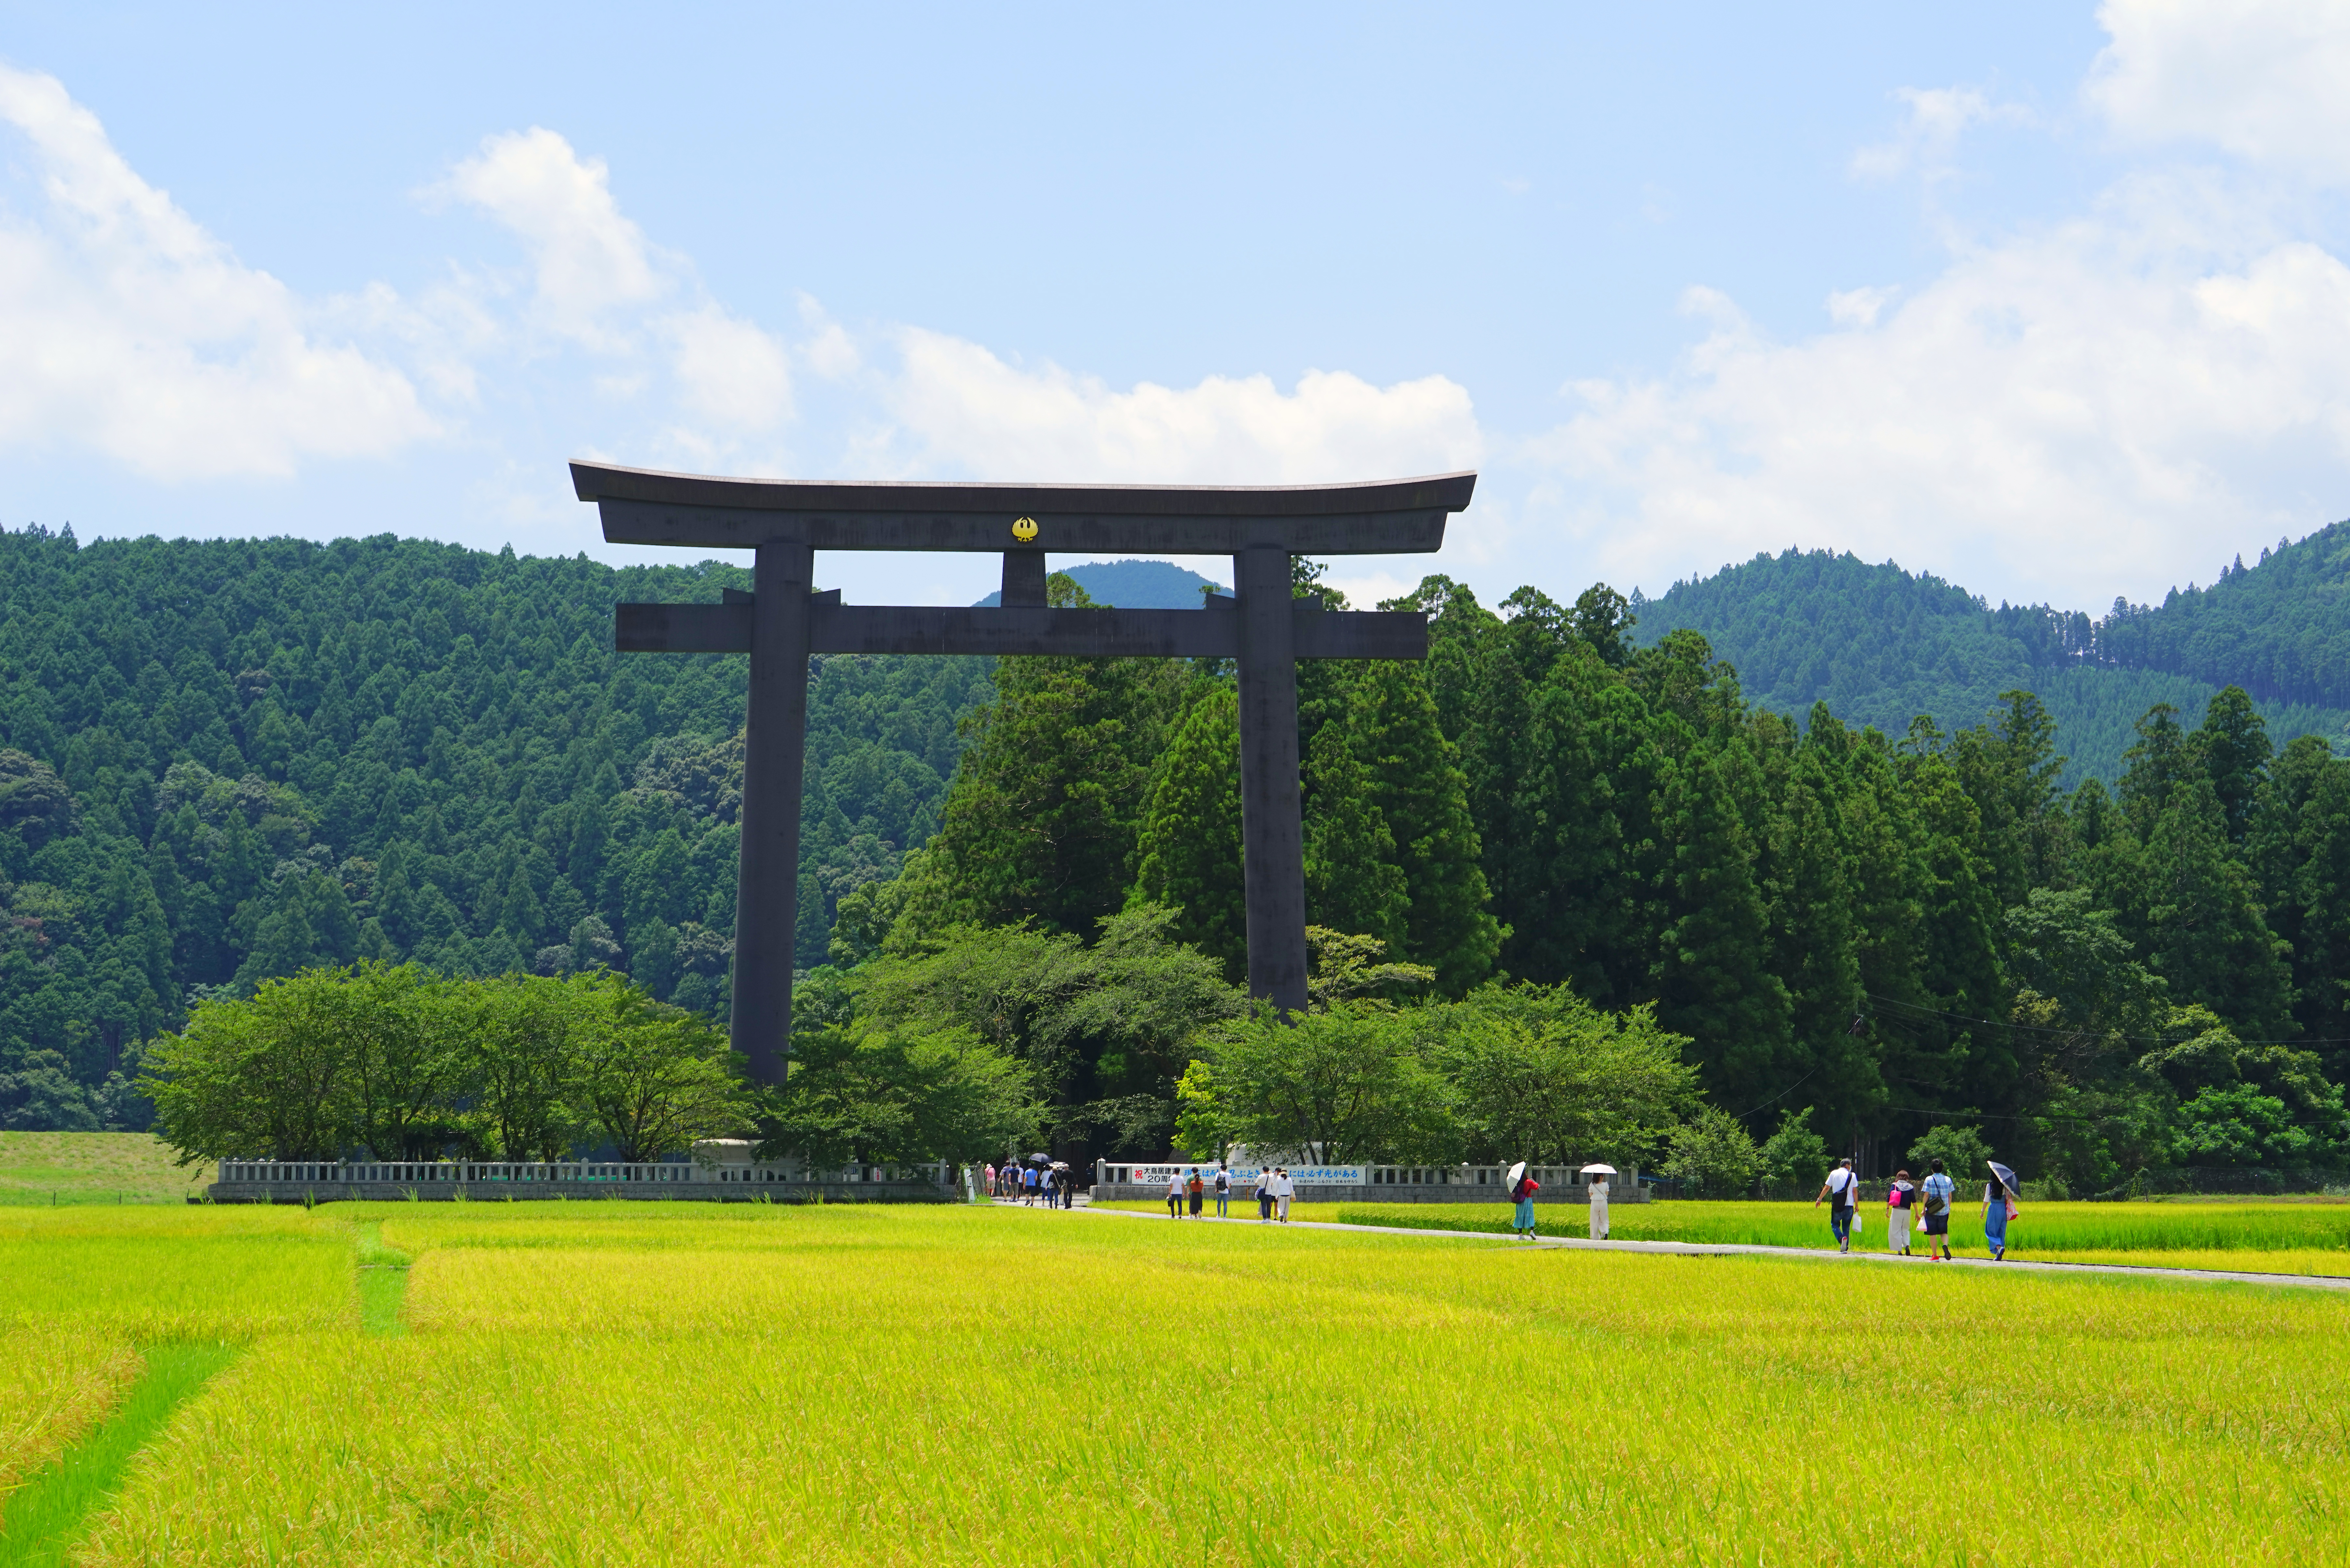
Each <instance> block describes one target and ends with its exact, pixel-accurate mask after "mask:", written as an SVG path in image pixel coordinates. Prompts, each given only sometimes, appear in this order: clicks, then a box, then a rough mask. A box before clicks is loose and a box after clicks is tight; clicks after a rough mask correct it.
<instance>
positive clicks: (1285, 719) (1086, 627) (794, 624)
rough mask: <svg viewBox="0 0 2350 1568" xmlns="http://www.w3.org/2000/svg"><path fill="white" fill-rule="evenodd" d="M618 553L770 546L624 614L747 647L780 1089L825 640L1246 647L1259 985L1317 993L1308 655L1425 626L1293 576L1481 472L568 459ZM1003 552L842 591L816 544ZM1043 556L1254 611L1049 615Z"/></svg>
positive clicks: (737, 1010)
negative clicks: (1098, 561) (1305, 775)
mask: <svg viewBox="0 0 2350 1568" xmlns="http://www.w3.org/2000/svg"><path fill="white" fill-rule="evenodd" d="M571 472H572V483H573V486H574V488H575V490H576V491H577V494H578V496H579V499H580V500H582V501H592V502H594V503H596V504H597V506H598V511H599V512H600V513H601V514H602V520H603V524H604V537H605V538H606V539H607V540H608V541H610V542H612V543H614V544H637V545H694V546H702V547H705V548H708V547H717V548H730V549H749V550H751V551H753V552H754V563H755V565H754V571H753V587H754V591H753V592H752V593H750V594H738V593H733V592H729V593H728V594H727V595H726V597H725V600H724V602H723V603H720V604H715V605H628V604H624V605H621V606H619V607H618V614H617V616H616V618H615V628H614V629H615V636H614V646H615V647H616V648H617V649H619V651H621V652H624V653H628V652H646V653H654V652H659V653H744V652H747V653H748V654H749V655H750V656H751V688H750V694H749V696H750V700H749V711H748V715H747V733H746V735H745V737H744V748H743V812H742V849H741V861H740V886H739V888H738V890H737V892H736V895H735V916H734V995H733V1023H732V1033H733V1046H734V1049H735V1050H737V1051H739V1052H741V1053H742V1054H743V1056H744V1057H745V1058H747V1059H748V1061H749V1063H750V1065H751V1071H752V1074H753V1075H754V1077H756V1078H758V1079H760V1080H761V1081H763V1082H765V1083H771V1084H778V1085H779V1084H781V1083H782V1082H783V1081H784V1076H785V1072H786V1070H787V1067H788V1064H789V1058H790V1045H791V1006H792V972H793V971H792V951H793V945H794V937H795V926H796V922H797V916H798V912H799V836H800V810H799V805H800V799H799V797H800V782H801V774H802V772H803V769H804V766H805V763H806V734H807V661H808V656H809V655H810V654H811V653H923V654H941V653H957V654H994V655H999V656H1001V655H1015V654H1054V655H1059V656H1062V657H1071V658H1094V659H1116V658H1153V657H1155V658H1177V659H1232V660H1234V661H1235V663H1236V664H1237V666H1238V669H1239V673H1240V709H1241V711H1240V728H1241V830H1242V857H1243V884H1244V888H1245V895H1246V901H1247V909H1248V971H1249V990H1250V992H1252V993H1253V994H1254V995H1257V996H1263V997H1266V998H1268V999H1270V1000H1271V1001H1272V1002H1274V1004H1275V1005H1276V1006H1278V1007H1280V1008H1282V1009H1283V1010H1284V1011H1285V1012H1302V1011H1304V1009H1305V979H1306V970H1305V841H1304V825H1303V823H1302V821H1301V819H1300V813H1299V779H1298V756H1297V668H1296V661H1297V660H1298V659H1423V658H1426V657H1427V654H1428V625H1427V620H1426V618H1425V617H1423V616H1420V615H1419V614H1416V613H1412V612H1408V611H1372V612H1336V611H1325V610H1324V609H1323V608H1322V606H1321V601H1320V600H1319V599H1311V598H1308V599H1300V598H1297V597H1295V596H1294V594H1293V592H1292V589H1291V586H1290V584H1291V565H1290V564H1291V560H1292V558H1293V557H1294V556H1301V555H1313V556H1345V555H1401V554H1411V553H1420V552H1427V551H1432V550H1435V549H1437V548H1439V547H1440V546H1441V545H1442V544H1443V542H1444V526H1445V522H1446V520H1447V518H1448V517H1449V516H1450V514H1452V513H1454V512H1458V511H1461V510H1462V509H1463V508H1465V507H1466V506H1467V505H1468V504H1469V499H1470V496H1471V493H1472V492H1473V491H1474V489H1475V486H1476V475H1475V474H1473V473H1451V474H1439V475H1434V476H1431V477H1429V478H1424V479H1407V480H1395V481H1388V482H1382V483H1372V484H1337V485H1309V486H1290V487H1280V488H1273V487H1263V488H1260V487H1240V486H1232V487H1223V486H1218V487H1208V486H1180V487H1159V486H1139V485H1136V486H1128V485H1035V484H906V483H825V482H811V481H802V480H743V479H718V478H711V477H706V476H703V475H699V474H678V473H658V472H649V471H646V470H642V469H627V468H612V467H608V466H604V465H601V464H595V463H581V462H575V463H573V464H572V465H571ZM820 549H822V550H956V551H983V552H986V553H989V554H996V553H1001V554H1002V556H1003V601H1002V604H1001V606H1000V607H995V608H972V609H941V608H931V607H921V608H916V607H867V606H862V605H844V604H842V603H841V602H840V596H839V594H838V593H837V592H833V593H825V594H818V593H816V592H815V591H814V589H815V575H814V572H815V554H816V551H817V550H820ZM1047 549H1051V550H1055V551H1059V552H1063V553H1069V554H1076V553H1085V554H1091V555H1111V556H1115V555H1128V556H1132V555H1174V556H1209V555H1218V556H1222V555H1228V556H1232V584H1233V587H1234V588H1235V589H1236V590H1237V602H1236V603H1235V601H1234V600H1233V599H1232V598H1224V597H1221V596H1219V597H1216V598H1213V599H1211V600H1210V601H1209V602H1208V604H1206V605H1205V606H1203V607H1201V608H1199V609H1196V610H1140V609H1116V608H1111V609H1083V610H1073V609H1051V608H1048V607H1046V606H1045V551H1046V550H1047Z"/></svg>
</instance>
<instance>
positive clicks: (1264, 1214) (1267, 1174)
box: [1249, 1166, 1273, 1225]
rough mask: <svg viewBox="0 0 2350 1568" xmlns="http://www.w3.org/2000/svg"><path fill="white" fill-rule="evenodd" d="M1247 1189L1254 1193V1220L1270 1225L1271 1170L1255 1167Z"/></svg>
mask: <svg viewBox="0 0 2350 1568" xmlns="http://www.w3.org/2000/svg"><path fill="white" fill-rule="evenodd" d="M1249 1189H1250V1190H1251V1191H1253V1192H1254V1193H1255V1194H1256V1222H1257V1223H1258V1224H1260V1225H1270V1224H1271V1223H1273V1171H1272V1169H1271V1168H1270V1167H1266V1166H1259V1167H1258V1168H1257V1173H1256V1177H1255V1179H1253V1180H1252V1181H1251V1182H1250V1183H1249Z"/></svg>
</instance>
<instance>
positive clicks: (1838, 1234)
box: [1812, 1156, 1860, 1252]
mask: <svg viewBox="0 0 2350 1568" xmlns="http://www.w3.org/2000/svg"><path fill="white" fill-rule="evenodd" d="M1821 1199H1831V1200H1832V1201H1830V1202H1829V1204H1828V1228H1829V1229H1830V1230H1832V1231H1835V1239H1836V1251H1839V1252H1849V1251H1852V1215H1853V1210H1855V1209H1856V1208H1857V1207H1858V1206H1859V1203H1860V1178H1859V1177H1858V1176H1857V1175H1856V1174H1854V1172H1853V1168H1852V1159H1851V1158H1850V1157H1849V1156H1846V1158H1843V1159H1840V1160H1838V1161H1836V1168H1835V1169H1834V1170H1831V1171H1829V1172H1828V1179H1826V1180H1825V1181H1823V1182H1821V1183H1820V1196H1819V1197H1818V1198H1814V1199H1812V1207H1813V1208H1814V1209H1817V1208H1818V1207H1819V1206H1820V1200H1821Z"/></svg>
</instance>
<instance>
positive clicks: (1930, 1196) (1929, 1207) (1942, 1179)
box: [1920, 1159, 1959, 1263]
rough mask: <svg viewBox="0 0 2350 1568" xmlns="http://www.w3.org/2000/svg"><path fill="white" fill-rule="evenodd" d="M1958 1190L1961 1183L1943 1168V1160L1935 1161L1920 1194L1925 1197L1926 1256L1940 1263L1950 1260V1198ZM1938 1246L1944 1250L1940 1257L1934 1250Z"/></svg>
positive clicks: (1923, 1216)
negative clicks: (1953, 1179)
mask: <svg viewBox="0 0 2350 1568" xmlns="http://www.w3.org/2000/svg"><path fill="white" fill-rule="evenodd" d="M1958 1190H1959V1184H1958V1183H1957V1182H1955V1181H1952V1180H1951V1179H1950V1172H1948V1171H1946V1170H1944V1169H1943V1168H1942V1162H1941V1161H1940V1160H1939V1159H1937V1160H1936V1161H1934V1169H1933V1172H1932V1174H1931V1175H1929V1176H1928V1177H1927V1178H1926V1185H1925V1188H1924V1189H1923V1190H1922V1192H1921V1194H1920V1196H1921V1197H1923V1198H1924V1199H1925V1209H1924V1212H1923V1214H1922V1215H1921V1216H1920V1218H1921V1219H1922V1220H1923V1221H1924V1223H1925V1227H1926V1256H1928V1257H1929V1258H1932V1259H1933V1260H1934V1262H1938V1263H1947V1262H1950V1199H1951V1198H1952V1197H1953V1196H1954V1195H1956V1193H1957V1192H1958ZM1936 1247H1939V1248H1941V1250H1942V1251H1941V1254H1940V1255H1939V1257H1937V1256H1936V1255H1935V1252H1934V1249H1935V1248H1936Z"/></svg>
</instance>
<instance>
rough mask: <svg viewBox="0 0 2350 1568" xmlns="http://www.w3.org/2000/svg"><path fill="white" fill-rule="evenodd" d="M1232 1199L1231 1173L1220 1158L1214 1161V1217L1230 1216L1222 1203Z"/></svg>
mask: <svg viewBox="0 0 2350 1568" xmlns="http://www.w3.org/2000/svg"><path fill="white" fill-rule="evenodd" d="M1231 1201H1232V1171H1231V1170H1230V1169H1229V1168H1227V1167H1226V1166H1225V1164H1224V1162H1223V1161H1222V1160H1221V1159H1220V1160H1218V1161H1216V1218H1217V1219H1219V1220H1228V1219H1230V1218H1232V1216H1231V1214H1230V1213H1229V1212H1227V1210H1225V1208H1224V1205H1226V1204H1227V1203H1230V1202H1231Z"/></svg>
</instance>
